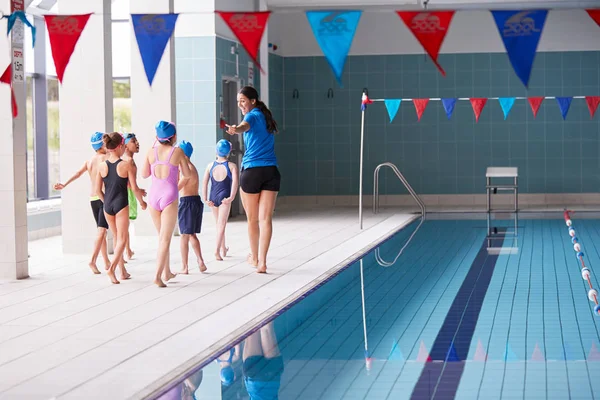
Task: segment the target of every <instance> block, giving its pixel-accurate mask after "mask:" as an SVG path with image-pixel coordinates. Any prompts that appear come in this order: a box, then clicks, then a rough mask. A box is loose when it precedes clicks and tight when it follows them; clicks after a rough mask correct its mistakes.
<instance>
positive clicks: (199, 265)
mask: <svg viewBox="0 0 600 400" xmlns="http://www.w3.org/2000/svg"><path fill="white" fill-rule="evenodd" d="M198 267H199V268H200V272H206V270H207V269H208V268H206V264H204V260H198Z"/></svg>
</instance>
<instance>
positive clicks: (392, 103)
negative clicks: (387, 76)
mask: <svg viewBox="0 0 600 400" xmlns="http://www.w3.org/2000/svg"><path fill="white" fill-rule="evenodd" d="M401 102H402V100H399V99H386V100H385V101H384V103H385V108H386V109H387V112H388V115H389V117H390V123H391V122H393V121H394V118H396V114H398V110H399V109H400V103H401Z"/></svg>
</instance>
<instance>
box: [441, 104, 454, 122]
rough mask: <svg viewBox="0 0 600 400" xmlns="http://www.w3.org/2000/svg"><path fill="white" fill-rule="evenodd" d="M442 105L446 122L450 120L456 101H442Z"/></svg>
mask: <svg viewBox="0 0 600 400" xmlns="http://www.w3.org/2000/svg"><path fill="white" fill-rule="evenodd" d="M442 104H443V105H444V110H446V117H448V120H450V118H451V117H452V113H453V112H454V105H455V104H456V99H442Z"/></svg>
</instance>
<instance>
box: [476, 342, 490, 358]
mask: <svg viewBox="0 0 600 400" xmlns="http://www.w3.org/2000/svg"><path fill="white" fill-rule="evenodd" d="M473 360H474V361H487V354H486V353H485V349H484V348H483V344H481V340H477V349H475V355H474V356H473Z"/></svg>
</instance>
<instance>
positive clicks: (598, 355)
mask: <svg viewBox="0 0 600 400" xmlns="http://www.w3.org/2000/svg"><path fill="white" fill-rule="evenodd" d="M587 361H600V351H598V347H596V342H592V348H591V349H590V352H589V353H588V356H587Z"/></svg>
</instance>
